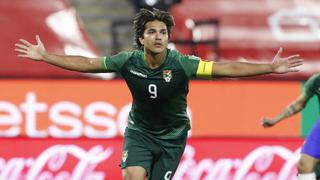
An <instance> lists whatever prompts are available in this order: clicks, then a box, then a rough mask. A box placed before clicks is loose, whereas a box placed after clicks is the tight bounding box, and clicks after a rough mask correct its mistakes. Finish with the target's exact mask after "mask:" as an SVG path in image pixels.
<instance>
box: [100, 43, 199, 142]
mask: <svg viewBox="0 0 320 180" xmlns="http://www.w3.org/2000/svg"><path fill="white" fill-rule="evenodd" d="M104 59H105V65H106V68H107V69H106V71H116V72H120V73H121V75H122V76H123V78H124V79H125V81H126V83H127V85H128V87H129V89H130V92H131V95H132V97H133V104H132V108H131V111H130V114H129V119H128V127H129V128H131V129H134V130H138V131H140V132H145V133H149V134H151V135H153V136H156V137H158V138H161V139H175V138H177V137H180V136H182V135H183V134H185V133H186V132H187V131H188V130H189V129H190V122H189V117H188V115H187V111H186V109H187V102H186V101H187V100H186V96H187V94H188V91H189V88H188V84H189V78H190V77H191V76H195V75H196V71H197V67H198V64H199V58H197V57H195V56H184V55H181V54H180V53H179V52H178V51H175V50H169V49H167V50H166V58H165V60H164V61H163V63H162V64H161V65H160V66H159V67H158V68H156V69H151V68H149V67H148V66H147V64H146V62H145V61H144V52H143V51H132V52H122V53H120V54H118V55H115V56H112V57H106V58H104Z"/></svg>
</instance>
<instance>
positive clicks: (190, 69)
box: [179, 56, 200, 77]
mask: <svg viewBox="0 0 320 180" xmlns="http://www.w3.org/2000/svg"><path fill="white" fill-rule="evenodd" d="M179 59H180V63H181V66H182V67H183V69H184V71H185V73H186V75H187V77H191V76H196V73H197V68H198V65H199V62H200V58H199V57H197V56H181V57H180V58H179Z"/></svg>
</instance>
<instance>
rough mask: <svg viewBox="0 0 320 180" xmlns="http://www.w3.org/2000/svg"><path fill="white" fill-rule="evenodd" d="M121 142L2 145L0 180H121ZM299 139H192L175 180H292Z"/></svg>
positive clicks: (58, 141)
mask: <svg viewBox="0 0 320 180" xmlns="http://www.w3.org/2000/svg"><path fill="white" fill-rule="evenodd" d="M122 141H123V139H122V138H116V139H107V140H101V139H99V140H98V139H86V138H83V139H77V140H71V139H30V138H14V139H13V138H12V139H11V138H2V139H0V147H1V148H0V179H15V180H24V179H26V180H43V179H46V180H51V179H57V180H61V179H63V180H65V179H77V180H78V179H86V180H87V179H94V180H102V179H112V180H116V179H121V172H120V168H119V166H118V165H119V162H120V155H121V149H122ZM301 144H302V139H265V138H263V139H261V138H260V139H258V138H250V139H249V138H234V139H232V138H192V139H189V141H188V145H187V147H186V149H185V152H184V155H183V157H182V160H181V162H180V165H179V167H178V169H177V172H176V174H175V176H174V177H173V179H174V180H200V179H206V180H209V179H212V180H217V179H223V180H249V179H254V180H260V179H261V180H265V179H268V180H273V179H274V180H276V179H286V180H291V179H292V180H293V179H295V175H296V167H295V164H296V162H297V160H298V158H299V151H300V145H301Z"/></svg>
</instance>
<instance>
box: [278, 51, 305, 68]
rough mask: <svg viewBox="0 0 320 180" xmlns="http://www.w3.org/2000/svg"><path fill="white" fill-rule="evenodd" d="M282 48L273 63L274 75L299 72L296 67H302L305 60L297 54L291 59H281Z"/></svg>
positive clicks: (290, 57)
mask: <svg viewBox="0 0 320 180" xmlns="http://www.w3.org/2000/svg"><path fill="white" fill-rule="evenodd" d="M282 51H283V50H282V48H280V49H279V51H278V53H277V54H276V55H275V57H274V59H273V61H272V69H273V72H274V73H278V74H283V73H288V72H298V71H299V70H298V69H296V67H298V66H301V65H302V63H303V60H302V59H301V58H300V55H298V54H296V55H293V56H289V57H284V58H281V54H282Z"/></svg>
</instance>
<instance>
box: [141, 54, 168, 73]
mask: <svg viewBox="0 0 320 180" xmlns="http://www.w3.org/2000/svg"><path fill="white" fill-rule="evenodd" d="M166 52H167V50H164V51H163V52H161V53H153V52H150V51H148V50H145V51H144V61H145V62H146V63H147V65H148V66H149V67H150V68H151V69H155V68H157V67H159V66H160V65H161V64H162V62H163V61H164V60H165V57H166Z"/></svg>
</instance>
